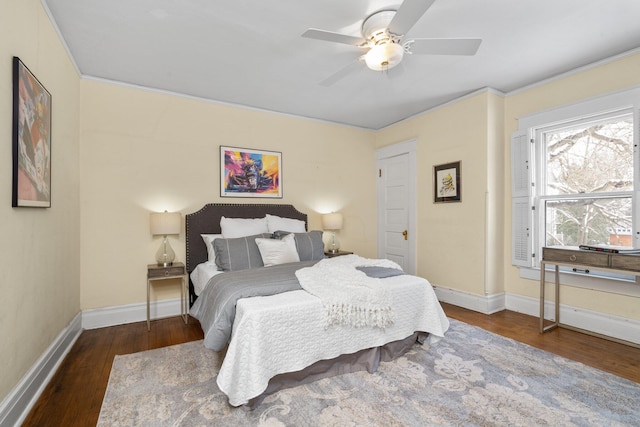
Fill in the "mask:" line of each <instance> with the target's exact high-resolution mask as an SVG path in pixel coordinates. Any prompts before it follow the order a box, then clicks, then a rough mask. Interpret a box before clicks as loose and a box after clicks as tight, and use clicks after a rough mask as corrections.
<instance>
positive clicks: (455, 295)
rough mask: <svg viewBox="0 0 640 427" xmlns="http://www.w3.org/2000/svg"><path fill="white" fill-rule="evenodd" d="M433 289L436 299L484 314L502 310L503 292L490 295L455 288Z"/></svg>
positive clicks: (503, 306) (503, 305) (435, 287)
mask: <svg viewBox="0 0 640 427" xmlns="http://www.w3.org/2000/svg"><path fill="white" fill-rule="evenodd" d="M433 290H434V291H435V293H436V296H437V297H438V301H442V302H446V303H448V304H453V305H457V306H458V307H464V308H467V309H469V310H473V311H478V312H480V313H484V314H493V313H497V312H499V311H502V310H504V308H505V293H504V292H502V293H499V294H492V295H477V294H471V293H468V292H463V291H459V290H457V289H450V288H444V287H442V286H435V285H434V286H433Z"/></svg>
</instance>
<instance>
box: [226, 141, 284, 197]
mask: <svg viewBox="0 0 640 427" xmlns="http://www.w3.org/2000/svg"><path fill="white" fill-rule="evenodd" d="M220 196H221V197H265V198H277V199H280V198H282V153H280V152H278V151H265V150H255V149H250V148H238V147H228V146H224V145H221V146H220Z"/></svg>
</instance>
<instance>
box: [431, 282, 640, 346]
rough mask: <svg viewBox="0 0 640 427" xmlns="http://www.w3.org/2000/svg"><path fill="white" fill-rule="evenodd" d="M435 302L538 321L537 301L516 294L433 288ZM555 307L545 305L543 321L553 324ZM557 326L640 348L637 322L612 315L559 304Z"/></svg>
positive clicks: (639, 332)
mask: <svg viewBox="0 0 640 427" xmlns="http://www.w3.org/2000/svg"><path fill="white" fill-rule="evenodd" d="M433 289H434V291H435V293H436V296H437V297H438V300H439V301H441V302H446V303H449V304H453V305H457V306H459V307H464V308H467V309H469V310H473V311H478V312H480V313H484V314H491V313H495V312H497V311H501V310H504V309H507V310H511V311H515V312H518V313H523V314H527V315H529V316H534V317H538V316H539V315H540V300H539V299H538V298H532V297H527V296H522V295H517V294H510V293H504V294H495V295H489V296H486V297H485V296H482V295H476V294H470V293H467V292H462V291H459V290H456V289H449V288H443V287H441V286H434V287H433ZM553 314H554V303H553V301H546V302H545V318H546V319H549V320H553V317H554V316H553ZM560 322H561V323H562V324H564V325H567V326H571V327H574V328H578V329H581V330H584V331H588V332H593V333H596V334H599V335H604V336H605V337H611V338H615V339H618V340H622V341H627V342H629V343H634V344H640V320H634V319H627V318H625V317H620V316H615V315H613V314H607V313H601V312H598V311H593V310H587V309H584V308H578V307H572V306H570V305H566V304H562V303H561V304H560Z"/></svg>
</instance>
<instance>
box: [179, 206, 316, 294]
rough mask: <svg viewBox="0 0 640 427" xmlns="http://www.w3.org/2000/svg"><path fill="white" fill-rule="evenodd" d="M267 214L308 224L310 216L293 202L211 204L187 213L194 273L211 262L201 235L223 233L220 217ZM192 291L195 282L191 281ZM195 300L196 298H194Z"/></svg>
mask: <svg viewBox="0 0 640 427" xmlns="http://www.w3.org/2000/svg"><path fill="white" fill-rule="evenodd" d="M266 214H270V215H277V216H280V217H284V218H294V219H299V220H302V221H304V222H305V224H307V215H306V214H304V213H302V212H300V211H298V210H297V209H296V208H294V207H293V205H273V204H233V203H209V204H206V205H204V207H203V208H202V209H200V210H199V211H197V212H194V213H191V214H187V215H186V216H185V231H186V242H185V243H186V258H187V260H186V264H187V273H188V274H190V273H191V272H192V271H193V270H194V269H195V268H196V266H197V265H198V264H200V263H203V262H205V261H207V247H206V246H205V243H204V241H203V240H202V237H201V236H200V235H201V234H220V232H221V230H220V218H222V217H223V216H224V217H227V218H264V216H265V215H266ZM189 293H190V294H191V295H193V284H191V280H189ZM191 302H193V299H191Z"/></svg>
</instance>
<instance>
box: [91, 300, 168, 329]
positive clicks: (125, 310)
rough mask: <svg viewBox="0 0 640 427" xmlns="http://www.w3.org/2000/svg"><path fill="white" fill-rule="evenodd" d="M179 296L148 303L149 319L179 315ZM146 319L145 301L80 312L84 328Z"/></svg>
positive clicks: (102, 326)
mask: <svg viewBox="0 0 640 427" xmlns="http://www.w3.org/2000/svg"><path fill="white" fill-rule="evenodd" d="M180 303H181V300H180V298H174V299H167V300H161V301H154V302H152V303H151V304H150V312H151V316H150V317H151V319H152V320H153V319H160V318H163V317H171V316H179V315H180ZM146 320H147V303H146V302H143V303H137V304H127V305H120V306H117V307H104V308H96V309H91V310H84V311H83V312H82V327H83V328H84V329H96V328H105V327H107V326H115V325H124V324H126V323H134V322H144V321H146Z"/></svg>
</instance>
